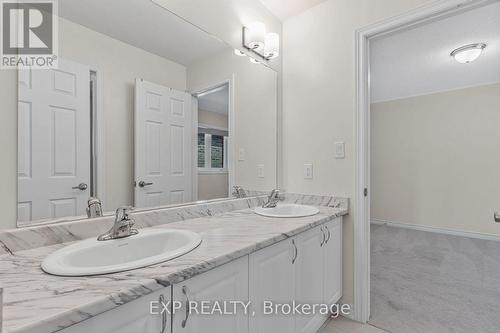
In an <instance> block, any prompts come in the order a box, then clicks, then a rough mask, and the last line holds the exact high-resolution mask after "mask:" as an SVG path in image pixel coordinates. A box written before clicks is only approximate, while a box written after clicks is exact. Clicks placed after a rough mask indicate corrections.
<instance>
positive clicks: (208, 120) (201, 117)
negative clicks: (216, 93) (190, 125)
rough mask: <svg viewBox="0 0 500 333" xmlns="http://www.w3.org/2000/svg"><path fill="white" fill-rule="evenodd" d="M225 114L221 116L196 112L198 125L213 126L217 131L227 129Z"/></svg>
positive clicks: (219, 114) (206, 112)
mask: <svg viewBox="0 0 500 333" xmlns="http://www.w3.org/2000/svg"><path fill="white" fill-rule="evenodd" d="M227 119H228V117H227V114H221V113H217V112H212V111H205V110H198V123H199V124H204V125H210V126H215V127H217V128H218V129H221V128H227V127H228V122H227Z"/></svg>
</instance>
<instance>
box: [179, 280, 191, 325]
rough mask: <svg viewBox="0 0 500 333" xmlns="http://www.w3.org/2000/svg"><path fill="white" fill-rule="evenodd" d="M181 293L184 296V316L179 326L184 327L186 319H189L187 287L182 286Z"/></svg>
mask: <svg viewBox="0 0 500 333" xmlns="http://www.w3.org/2000/svg"><path fill="white" fill-rule="evenodd" d="M182 293H183V294H184V296H185V297H186V316H185V317H184V319H183V320H182V323H181V326H182V328H184V327H186V324H187V321H188V319H189V297H188V288H187V287H186V286H183V287H182Z"/></svg>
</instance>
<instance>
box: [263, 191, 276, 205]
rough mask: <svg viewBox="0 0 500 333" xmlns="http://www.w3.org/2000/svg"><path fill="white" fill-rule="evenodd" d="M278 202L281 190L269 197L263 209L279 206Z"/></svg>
mask: <svg viewBox="0 0 500 333" xmlns="http://www.w3.org/2000/svg"><path fill="white" fill-rule="evenodd" d="M278 201H280V190H278V189H274V190H272V191H271V194H269V196H268V197H267V201H266V202H264V204H263V205H262V208H274V207H276V205H277V204H278Z"/></svg>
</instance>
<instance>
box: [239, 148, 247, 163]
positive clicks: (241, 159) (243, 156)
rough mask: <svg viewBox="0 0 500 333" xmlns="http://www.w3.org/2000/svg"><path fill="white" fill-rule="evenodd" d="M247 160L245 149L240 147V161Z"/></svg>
mask: <svg viewBox="0 0 500 333" xmlns="http://www.w3.org/2000/svg"><path fill="white" fill-rule="evenodd" d="M244 160H245V149H244V148H240V149H239V150H238V161H240V162H243V161H244Z"/></svg>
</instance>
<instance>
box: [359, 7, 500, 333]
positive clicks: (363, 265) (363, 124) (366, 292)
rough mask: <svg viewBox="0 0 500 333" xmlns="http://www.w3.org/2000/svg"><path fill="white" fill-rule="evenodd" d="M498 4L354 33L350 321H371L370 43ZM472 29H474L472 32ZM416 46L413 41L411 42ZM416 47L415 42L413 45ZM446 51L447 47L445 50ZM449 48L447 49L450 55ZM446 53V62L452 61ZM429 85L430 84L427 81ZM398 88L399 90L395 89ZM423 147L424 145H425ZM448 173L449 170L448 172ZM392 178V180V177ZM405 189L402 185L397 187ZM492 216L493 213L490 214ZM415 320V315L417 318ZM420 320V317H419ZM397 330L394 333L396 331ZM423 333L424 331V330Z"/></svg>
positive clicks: (416, 13)
mask: <svg viewBox="0 0 500 333" xmlns="http://www.w3.org/2000/svg"><path fill="white" fill-rule="evenodd" d="M495 3H498V2H496V1H488V0H486V1H482V0H477V1H463V0H450V1H442V2H437V3H432V4H428V5H425V6H422V7H420V8H418V9H416V10H413V11H410V12H408V13H406V14H403V15H399V16H396V17H393V18H390V19H387V20H384V21H382V22H379V23H376V24H373V25H370V26H368V27H365V28H362V29H359V30H357V31H356V33H355V38H356V40H355V48H356V49H355V55H356V59H355V64H356V189H355V208H354V213H355V223H354V233H355V237H354V240H355V244H354V315H353V319H355V320H357V321H360V322H368V321H369V319H370V305H371V302H370V295H371V293H370V291H371V290H370V289H371V286H370V275H371V273H372V272H371V268H370V257H371V250H370V245H373V244H371V242H370V236H371V230H370V221H371V218H372V212H371V209H370V204H371V202H372V199H373V195H374V193H373V191H376V189H374V188H373V187H372V186H371V184H372V182H371V181H372V175H371V172H370V170H371V167H372V163H374V161H371V159H370V153H371V148H372V147H371V137H370V136H371V134H372V133H371V128H370V125H371V114H370V107H371V102H372V99H371V97H372V96H371V88H372V86H371V79H372V78H371V75H370V73H371V71H372V70H373V68H372V66H373V63H372V62H371V61H370V56H371V53H372V49H371V46H372V42H373V41H374V40H375V38H381V37H383V36H390V35H395V34H397V33H399V32H401V31H404V30H408V29H413V28H417V27H420V26H423V25H425V24H429V23H432V22H436V21H438V20H441V19H445V18H448V17H452V16H454V15H460V14H461V13H465V12H467V11H470V10H474V9H478V8H481V7H483V6H487V5H490V4H495ZM472 30H474V29H472ZM412 42H413V43H415V41H412ZM416 44H418V43H416ZM444 49H447V48H444ZM451 51H452V49H450V50H449V52H451ZM449 52H448V51H447V52H445V53H444V57H445V58H446V61H448V60H453V58H452V57H450V53H449ZM429 83H430V81H429ZM398 88H399V87H398ZM424 147H425V145H424ZM450 170H451V169H450ZM391 179H392V178H391ZM399 185H400V186H401V187H403V188H404V184H399ZM489 213H490V215H491V216H493V212H489ZM417 317H418V315H417ZM420 318H421V317H420ZM396 331H397V330H396ZM421 331H422V330H421ZM424 331H425V330H424Z"/></svg>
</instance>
